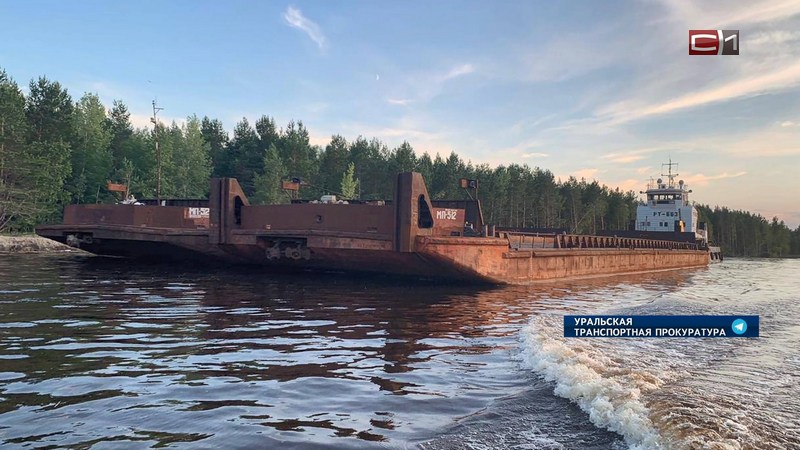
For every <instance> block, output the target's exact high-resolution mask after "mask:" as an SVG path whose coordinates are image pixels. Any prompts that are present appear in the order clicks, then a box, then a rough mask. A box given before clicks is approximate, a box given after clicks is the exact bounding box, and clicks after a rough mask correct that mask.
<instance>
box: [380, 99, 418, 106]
mask: <svg viewBox="0 0 800 450" xmlns="http://www.w3.org/2000/svg"><path fill="white" fill-rule="evenodd" d="M413 102H414V100H411V99H410V98H387V99H386V103H388V104H390V105H400V106H406V105H408V104H410V103H413Z"/></svg>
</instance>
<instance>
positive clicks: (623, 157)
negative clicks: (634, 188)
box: [602, 147, 664, 164]
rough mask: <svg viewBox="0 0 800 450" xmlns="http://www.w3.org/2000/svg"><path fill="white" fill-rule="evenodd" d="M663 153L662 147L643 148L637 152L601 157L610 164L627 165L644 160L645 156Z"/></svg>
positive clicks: (616, 153)
mask: <svg viewBox="0 0 800 450" xmlns="http://www.w3.org/2000/svg"><path fill="white" fill-rule="evenodd" d="M659 151H664V148H662V147H649V148H643V149H639V150H628V151H622V152H614V153H607V154H605V155H603V156H602V158H603V159H607V160H609V161H611V162H615V163H619V164H627V163H632V162H636V161H641V160H643V159H645V158H646V157H647V156H646V155H647V154H649V153H654V152H659Z"/></svg>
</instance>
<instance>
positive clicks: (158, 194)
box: [150, 100, 164, 205]
mask: <svg viewBox="0 0 800 450" xmlns="http://www.w3.org/2000/svg"><path fill="white" fill-rule="evenodd" d="M163 109H164V108H159V107H157V106H156V101H155V100H153V118H152V119H150V121H151V122H153V137H154V138H155V141H156V200H158V204H159V205H161V148H160V147H159V145H158V118H157V117H156V116H157V114H158V112H159V111H161V110H163Z"/></svg>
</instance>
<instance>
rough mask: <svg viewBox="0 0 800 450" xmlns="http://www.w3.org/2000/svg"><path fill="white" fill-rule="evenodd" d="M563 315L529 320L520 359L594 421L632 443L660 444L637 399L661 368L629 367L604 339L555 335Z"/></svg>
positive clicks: (658, 380) (657, 378) (657, 381)
mask: <svg viewBox="0 0 800 450" xmlns="http://www.w3.org/2000/svg"><path fill="white" fill-rule="evenodd" d="M561 320H562V318H561V317H560V316H536V317H534V318H533V319H532V320H531V322H530V324H529V325H528V326H527V327H526V328H525V329H524V330H523V333H522V341H523V351H522V359H523V362H524V364H526V365H527V366H528V367H530V368H531V369H533V370H534V371H535V372H536V373H537V374H539V375H540V376H542V377H544V378H545V379H546V380H548V381H551V382H555V383H556V386H555V394H556V395H558V396H560V397H564V398H567V399H570V400H572V401H573V402H575V403H576V404H577V405H578V406H579V407H580V408H581V409H582V410H583V411H585V412H586V413H588V414H589V419H590V420H591V422H592V423H593V424H594V425H596V426H598V427H601V428H606V429H608V430H611V431H614V432H616V433H619V434H620V435H622V436H623V438H624V439H625V442H626V443H627V444H628V446H629V447H630V448H631V449H637V450H638V449H659V448H664V445H663V444H662V440H661V437H660V436H659V433H658V431H657V430H656V429H655V428H654V426H653V424H652V422H651V421H650V418H649V414H650V412H649V410H648V408H647V407H646V406H645V404H644V403H643V401H642V399H641V397H642V395H643V393H645V392H648V391H651V390H654V389H658V387H660V386H661V384H662V383H663V381H664V380H663V379H662V377H661V375H662V373H661V369H654V370H647V368H646V367H645V368H642V367H638V368H632V367H633V366H632V365H631V364H630V361H627V360H626V359H627V358H624V357H622V358H620V357H619V356H620V355H619V353H617V352H614V353H612V352H610V351H608V350H610V349H609V348H607V346H604V345H603V343H604V342H605V343H606V344H607V343H608V341H607V340H604V339H580V340H578V339H574V340H571V341H569V342H568V341H567V340H566V339H565V338H563V337H561V336H560V335H559V332H561V330H562V326H561V322H560V321H561ZM604 347H606V348H604ZM604 350H605V351H604ZM612 355H613V356H616V358H612V357H610V356H612Z"/></svg>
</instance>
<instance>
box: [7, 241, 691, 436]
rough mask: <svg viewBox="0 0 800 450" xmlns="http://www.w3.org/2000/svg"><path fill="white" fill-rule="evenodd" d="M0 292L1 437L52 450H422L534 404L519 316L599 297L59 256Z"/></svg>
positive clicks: (12, 261)
mask: <svg viewBox="0 0 800 450" xmlns="http://www.w3.org/2000/svg"><path fill="white" fill-rule="evenodd" d="M675 277H676V276H675V275H673V278H669V277H667V278H665V279H662V282H668V283H671V282H674V283H678V282H680V278H675ZM0 280H1V283H0V286H3V288H2V291H0V295H1V296H2V297H0V298H1V299H2V303H0V358H2V360H1V361H2V372H0V389H1V390H0V397H1V398H0V424H2V425H0V438H1V439H3V440H4V441H5V442H7V443H22V442H26V443H33V442H35V443H37V444H54V445H59V446H71V445H78V444H80V445H81V446H88V445H89V444H92V443H96V442H104V443H109V442H124V443H125V445H126V446H128V445H134V443H136V444H139V445H141V446H143V447H147V446H150V445H153V444H167V443H171V442H175V443H177V442H194V443H195V444H197V443H198V442H201V443H202V444H203V445H207V446H212V447H213V446H231V445H234V446H239V447H247V446H249V445H251V444H252V445H255V444H256V443H258V444H259V445H264V443H265V442H269V441H271V440H272V441H276V442H277V441H280V442H283V443H284V445H285V444H292V443H294V444H309V443H314V442H317V443H330V442H335V443H336V445H337V446H347V445H355V446H359V445H360V443H368V442H374V441H384V442H386V443H403V442H406V443H408V442H417V441H419V440H422V439H425V438H427V437H430V436H432V435H434V434H435V433H436V432H437V430H440V429H442V428H444V427H446V426H449V425H450V424H451V423H452V422H453V420H454V419H456V418H458V417H462V416H467V415H470V414H473V413H475V412H476V411H479V410H481V409H482V408H485V407H486V406H487V404H488V403H489V402H490V401H491V400H492V399H494V398H497V397H499V396H503V395H508V394H509V393H513V392H515V391H519V390H521V389H523V388H526V387H528V385H529V384H530V379H526V377H525V376H523V375H521V374H523V372H521V371H520V370H519V368H518V367H517V365H516V363H515V362H514V360H513V358H510V357H509V354H510V353H512V352H513V351H515V350H516V346H517V340H516V337H515V336H516V333H517V332H518V330H519V329H520V327H521V326H522V325H523V324H524V323H526V322H527V321H528V320H529V318H530V316H531V314H533V313H535V312H536V311H538V310H551V309H553V308H556V309H570V308H571V307H572V305H573V304H576V303H581V302H589V301H595V300H596V298H597V297H591V296H588V295H585V296H582V295H581V294H580V293H578V292H576V290H575V289H574V288H572V287H570V286H565V285H547V286H544V287H538V288H533V289H531V288H503V289H488V290H487V289H485V288H484V289H482V290H476V289H475V288H464V287H458V286H431V285H427V286H426V285H422V286H411V285H409V284H408V282H407V281H391V280H382V281H380V282H373V281H370V280H366V279H355V280H351V279H348V278H347V277H346V276H344V275H335V274H334V275H325V276H320V275H301V276H291V277H281V278H277V277H270V276H265V275H263V274H260V273H258V272H254V271H248V272H244V273H240V272H235V271H219V272H210V271H190V272H186V271H177V270H167V268H165V267H163V266H162V267H156V268H146V267H141V266H135V267H128V266H127V265H126V263H125V262H123V261H116V260H107V259H92V260H89V261H84V260H81V259H79V258H77V259H76V258H74V257H70V258H65V257H58V256H12V257H8V258H4V259H3V261H2V262H1V263H0ZM664 280H666V281H664ZM595 286H596V288H597V289H607V290H609V291H613V290H614V286H615V285H614V284H613V283H612V284H608V285H605V286H604V285H603V284H597V285H595ZM565 403H566V402H565ZM571 414H574V415H576V416H580V414H581V413H579V412H578V411H577V410H574V411H572V412H571ZM579 421H580V420H579ZM594 434H596V435H597V436H599V437H597V439H600V440H602V441H608V440H609V439H610V440H614V439H616V438H615V437H613V436H609V435H608V434H607V433H604V432H599V431H598V432H596V433H594ZM336 438H350V439H338V440H335V439H336ZM332 439H334V440H333V441H332ZM190 447H192V446H190Z"/></svg>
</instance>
